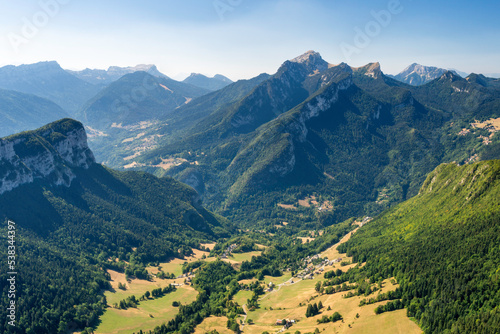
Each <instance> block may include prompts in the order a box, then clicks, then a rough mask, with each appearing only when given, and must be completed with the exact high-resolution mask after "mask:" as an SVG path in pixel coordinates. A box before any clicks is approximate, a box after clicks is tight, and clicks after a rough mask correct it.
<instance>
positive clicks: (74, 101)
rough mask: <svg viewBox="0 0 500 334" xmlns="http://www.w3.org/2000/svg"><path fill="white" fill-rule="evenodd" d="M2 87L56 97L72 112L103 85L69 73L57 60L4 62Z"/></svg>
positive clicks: (52, 99) (66, 109) (64, 107)
mask: <svg viewBox="0 0 500 334" xmlns="http://www.w3.org/2000/svg"><path fill="white" fill-rule="evenodd" d="M0 88H2V89H7V90H14V91H18V92H22V93H26V94H33V95H37V96H39V97H42V98H45V99H48V100H51V101H54V102H55V103H57V104H58V105H59V106H61V107H62V108H63V109H64V110H65V111H66V112H68V114H69V115H70V116H74V115H75V113H76V112H77V111H78V110H79V109H80V108H81V107H82V106H83V105H84V104H85V102H87V100H88V99H90V98H91V97H92V96H94V95H95V94H97V92H98V91H99V89H100V88H99V87H98V86H95V85H92V84H90V83H88V82H85V81H83V80H81V79H78V78H77V77H75V76H73V75H71V74H69V73H67V72H66V71H65V70H63V69H62V68H61V66H59V64H58V63H57V62H55V61H48V62H40V63H36V64H29V65H20V66H12V65H9V66H4V67H2V68H0Z"/></svg>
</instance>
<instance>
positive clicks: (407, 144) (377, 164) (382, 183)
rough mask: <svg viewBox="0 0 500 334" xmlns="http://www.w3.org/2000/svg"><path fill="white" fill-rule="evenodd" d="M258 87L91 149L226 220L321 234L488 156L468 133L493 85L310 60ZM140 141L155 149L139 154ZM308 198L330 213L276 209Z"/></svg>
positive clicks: (480, 134) (310, 56)
mask: <svg viewBox="0 0 500 334" xmlns="http://www.w3.org/2000/svg"><path fill="white" fill-rule="evenodd" d="M260 80H262V81H260ZM260 80H259V79H256V80H253V81H252V80H251V81H249V82H253V83H254V85H253V86H249V87H248V89H246V90H245V91H244V94H240V95H238V94H237V92H241V91H239V87H241V83H238V82H237V83H233V84H231V85H229V86H227V87H225V88H224V89H222V90H220V91H217V92H215V93H212V94H211V95H206V96H203V97H200V98H198V99H195V100H193V101H192V102H191V103H190V104H188V105H186V106H182V107H180V108H178V109H176V111H175V112H173V113H171V114H166V115H165V116H164V117H160V118H159V125H158V126H154V127H152V128H151V129H140V130H136V131H129V132H128V133H127V134H126V136H127V137H126V138H125V137H123V138H121V142H117V141H116V142H115V143H114V145H116V146H115V149H114V150H113V152H115V153H112V154H109V152H110V151H111V150H110V146H102V147H100V146H99V144H98V143H97V142H96V146H95V151H96V152H97V153H96V154H97V156H99V157H104V156H106V159H105V160H106V163H108V164H110V165H111V166H114V167H124V166H126V167H127V168H138V169H142V170H147V171H150V172H153V173H155V174H157V175H171V176H173V177H175V178H178V179H180V180H183V181H184V182H188V183H189V184H191V185H192V186H195V188H197V189H198V190H199V191H200V192H202V195H203V198H204V201H205V203H206V204H207V205H208V206H209V207H210V208H211V209H212V210H215V211H217V212H220V213H222V214H224V215H226V216H228V217H230V218H231V219H233V220H234V221H238V222H244V221H247V220H250V221H261V222H267V223H271V222H279V221H281V220H283V219H286V221H287V222H289V223H290V224H294V223H296V224H303V223H304V222H305V221H308V222H309V223H311V224H314V222H318V221H320V222H322V223H323V224H331V223H333V222H335V221H339V220H342V219H344V218H347V217H350V216H352V215H359V214H361V213H365V214H376V213H378V212H381V211H383V210H384V209H386V208H388V207H390V206H392V205H393V204H394V203H398V202H400V201H402V200H404V199H407V198H409V197H411V196H413V195H415V194H416V193H417V192H418V189H419V187H420V185H421V184H422V182H423V181H424V179H425V176H426V175H427V173H429V172H430V171H431V170H432V169H433V168H435V167H436V166H437V165H439V163H441V162H449V161H454V160H455V161H459V162H460V163H464V162H466V161H469V160H470V159H480V158H481V157H482V156H484V157H486V156H488V157H496V155H497V152H498V135H495V131H496V130H492V131H493V132H490V130H487V129H480V128H474V126H473V125H472V123H474V122H475V121H481V122H482V121H486V120H488V119H494V118H496V117H500V115H499V110H500V108H499V103H500V96H499V89H498V80H497V79H491V78H486V77H483V76H479V75H470V76H468V77H467V78H461V77H460V76H458V75H456V74H454V73H452V72H449V71H448V72H444V73H443V74H442V75H441V76H440V77H439V78H437V79H435V80H433V81H431V82H429V83H427V84H425V85H421V86H411V85H407V84H404V83H401V82H399V81H397V80H395V79H392V78H390V77H388V76H386V75H385V74H384V73H383V72H382V70H381V68H380V65H379V64H378V63H372V64H368V65H366V66H363V67H359V68H353V67H350V66H348V65H347V64H339V65H331V64H329V63H327V62H326V61H324V60H323V59H322V58H321V56H320V55H319V54H318V53H316V52H314V51H310V52H307V53H306V54H304V55H301V56H299V57H297V58H295V59H292V60H290V61H286V62H285V63H283V65H282V66H281V67H280V68H279V69H278V71H277V73H276V74H274V75H272V76H267V77H266V76H264V77H260ZM215 102H216V103H215ZM464 128H467V129H469V131H470V132H468V133H469V135H465V136H464V135H462V134H461V133H462V132H461V131H462V130H463V129H464ZM471 130H472V131H471ZM139 134H141V136H140V138H155V140H154V144H153V145H151V146H149V147H147V148H144V143H143V142H142V139H139V138H137V136H138V135H139ZM482 138H488V139H487V140H484V139H482ZM458 142H460V145H458V144H457V143H458ZM91 145H93V141H91ZM108 145H109V144H108ZM314 193H315V194H317V195H319V196H321V197H322V198H324V199H325V201H326V202H327V203H328V205H327V206H328V207H329V209H328V210H319V209H318V208H309V209H307V208H301V207H296V209H284V207H283V205H285V207H287V206H286V205H293V204H294V203H297V202H298V201H299V200H302V199H303V198H304V197H307V196H310V195H311V194H314ZM242 203H244V206H243V205H242ZM243 207H244V208H245V209H242V208H243ZM304 210H305V211H307V214H306V216H307V217H309V218H308V219H306V220H304V219H303V218H300V217H304V215H305V214H304ZM249 217H250V218H249ZM267 223H266V224H267Z"/></svg>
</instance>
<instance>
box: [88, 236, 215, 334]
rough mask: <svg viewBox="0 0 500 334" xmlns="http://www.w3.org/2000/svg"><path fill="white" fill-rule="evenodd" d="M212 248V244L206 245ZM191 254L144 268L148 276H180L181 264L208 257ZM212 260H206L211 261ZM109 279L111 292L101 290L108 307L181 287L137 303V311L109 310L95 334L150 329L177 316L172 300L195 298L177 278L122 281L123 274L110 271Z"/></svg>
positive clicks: (185, 300) (189, 301)
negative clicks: (124, 288)
mask: <svg viewBox="0 0 500 334" xmlns="http://www.w3.org/2000/svg"><path fill="white" fill-rule="evenodd" d="M208 246H212V247H213V245H212V244H210V245H208ZM193 251H194V255H193V256H191V257H188V258H186V259H172V260H171V261H169V262H165V263H160V265H159V266H158V267H148V268H147V270H148V271H149V272H150V273H151V274H156V273H157V272H159V270H160V269H161V270H163V271H164V272H169V273H173V274H174V275H176V276H179V275H180V274H182V264H183V263H184V262H192V261H196V260H198V259H201V257H202V256H203V255H208V253H207V252H203V251H200V250H196V249H195V250H193ZM213 260H214V259H213V258H212V259H207V261H213ZM108 273H109V274H110V276H111V282H110V283H111V286H112V290H111V291H105V293H104V295H105V296H106V299H107V301H108V305H109V306H112V305H113V304H114V303H119V302H120V301H121V300H123V299H126V298H127V297H129V296H132V295H134V296H135V297H136V298H137V299H139V298H140V297H141V296H142V295H144V293H145V292H146V291H151V290H153V289H156V288H160V287H161V288H163V287H165V286H168V285H169V284H181V285H182V286H180V287H178V289H177V291H175V292H172V293H170V294H168V295H165V296H164V297H162V298H158V299H150V300H147V301H142V302H140V304H139V306H138V307H137V308H129V309H128V310H118V309H115V308H112V307H109V308H108V309H107V310H106V312H105V313H104V315H103V316H102V317H101V318H100V324H99V326H98V328H97V330H96V333H113V334H120V333H132V332H134V331H139V330H141V329H142V330H144V329H147V330H150V329H153V328H154V327H156V326H158V325H161V324H163V323H164V322H165V321H168V320H170V319H172V318H173V317H174V316H175V315H176V314H177V308H174V307H173V306H172V302H173V301H174V300H177V301H181V302H182V303H183V304H188V303H191V302H193V301H194V300H195V299H196V296H197V295H198V292H197V291H195V290H194V289H193V288H192V287H191V286H189V285H184V278H179V279H158V278H154V279H152V280H151V281H147V280H139V279H131V280H129V281H127V280H126V278H125V274H124V273H119V272H117V271H114V270H108ZM119 283H122V284H125V285H126V290H121V289H118V284H119Z"/></svg>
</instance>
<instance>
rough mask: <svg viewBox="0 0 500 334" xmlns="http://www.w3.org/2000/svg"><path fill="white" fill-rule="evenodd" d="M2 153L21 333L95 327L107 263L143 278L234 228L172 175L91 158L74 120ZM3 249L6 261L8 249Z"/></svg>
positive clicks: (1, 205) (2, 198) (2, 203)
mask: <svg viewBox="0 0 500 334" xmlns="http://www.w3.org/2000/svg"><path fill="white" fill-rule="evenodd" d="M0 155H1V159H0V161H1V163H0V220H2V221H3V222H5V224H3V225H2V227H1V229H0V230H1V231H2V233H4V234H5V235H7V226H8V224H7V220H10V221H13V222H14V223H15V243H14V244H15V246H16V248H15V249H16V259H17V261H16V262H17V263H16V265H15V270H16V271H17V272H18V276H17V277H16V288H17V294H16V297H15V300H16V305H17V306H18V308H17V313H16V317H17V318H16V319H17V320H16V324H17V332H19V333H56V332H58V331H65V330H67V329H68V328H70V327H71V328H80V329H83V328H84V327H88V326H94V325H95V321H96V319H97V317H98V316H99V315H100V314H101V313H102V311H103V306H104V304H105V302H103V301H102V300H101V299H102V294H101V293H102V289H108V288H109V283H108V280H109V276H108V274H107V273H106V270H105V269H106V268H112V269H114V270H119V271H122V272H123V270H127V271H128V272H131V274H132V275H135V276H137V277H142V276H143V275H145V274H144V273H145V266H146V265H147V264H148V263H149V262H155V261H163V260H166V259H167V258H169V257H179V258H182V257H183V256H185V255H189V254H191V253H192V248H200V247H201V246H200V242H204V241H210V240H215V239H217V238H219V237H221V236H226V235H227V231H230V230H231V227H230V225H228V223H227V222H226V221H225V220H224V219H222V218H220V217H218V216H215V215H213V214H212V213H210V212H208V211H207V210H205V209H204V208H203V207H202V206H201V205H200V202H199V199H198V196H197V194H196V192H195V191H194V190H192V189H191V188H189V187H187V186H185V185H183V184H181V183H179V182H177V181H175V180H173V179H171V178H163V179H158V178H156V177H154V176H152V175H148V174H145V173H137V172H117V171H113V170H110V169H107V168H105V167H103V166H101V165H99V164H96V163H95V160H94V157H93V154H92V152H91V151H90V150H89V148H88V146H87V142H86V135H85V131H84V128H83V126H82V124H81V123H79V122H76V121H73V120H70V119H64V120H61V121H58V122H54V123H51V124H49V125H47V126H45V127H42V128H40V129H38V130H35V131H30V132H24V133H21V134H17V135H13V136H10V137H6V138H3V139H1V140H0ZM0 252H1V254H2V255H3V256H5V258H6V256H7V253H6V252H7V247H2V248H1V251H0ZM10 271H12V270H10ZM6 275H7V270H3V269H2V272H1V274H0V276H1V281H2V282H1V283H0V289H1V290H2V291H5V289H7V288H8V287H7V280H6V279H7V278H8V277H7V276H6ZM129 275H130V274H129ZM142 278H146V277H142ZM7 296H8V294H7V293H3V294H2V296H1V299H0V304H1V309H2V310H1V311H0V313H1V316H2V319H4V320H2V322H0V332H2V333H4V332H7V329H6V328H7V327H6V326H7V323H6V322H5V319H7V318H6V315H7V313H6V312H8V311H7V305H8V302H9V299H8V297H7ZM103 303H104V304H103ZM28 319H29V320H28Z"/></svg>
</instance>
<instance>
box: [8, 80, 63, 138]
mask: <svg viewBox="0 0 500 334" xmlns="http://www.w3.org/2000/svg"><path fill="white" fill-rule="evenodd" d="M68 116H69V115H68V114H67V113H66V112H65V111H64V110H63V109H62V108H61V107H60V106H58V105H57V104H55V103H54V102H52V101H49V100H47V99H44V98H41V97H38V96H36V95H32V94H25V93H20V92H16V91H12V90H3V89H0V137H5V136H8V135H11V134H14V133H17V132H21V131H26V130H29V129H34V128H38V127H41V126H43V125H45V124H47V123H50V122H54V121H56V120H58V119H61V118H65V117H68Z"/></svg>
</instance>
